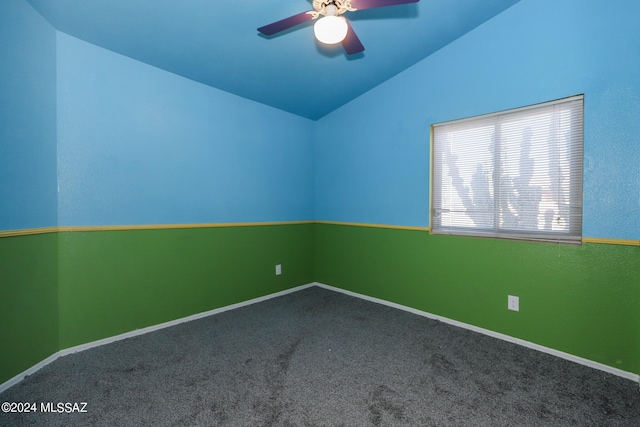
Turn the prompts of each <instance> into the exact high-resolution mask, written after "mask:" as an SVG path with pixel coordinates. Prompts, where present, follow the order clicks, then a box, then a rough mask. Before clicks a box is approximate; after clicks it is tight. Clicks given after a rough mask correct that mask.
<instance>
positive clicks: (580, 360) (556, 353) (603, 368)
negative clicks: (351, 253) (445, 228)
mask: <svg viewBox="0 0 640 427" xmlns="http://www.w3.org/2000/svg"><path fill="white" fill-rule="evenodd" d="M314 284H315V285H316V286H318V287H321V288H325V289H328V290H331V291H335V292H341V293H343V294H346V295H349V296H352V297H356V298H361V299H364V300H367V301H371V302H375V303H378V304H383V305H386V306H389V307H393V308H397V309H400V310H404V311H408V312H409V313H413V314H417V315H419V316H423V317H427V318H429V319H434V320H439V321H441V322H444V323H448V324H450V325H453V326H457V327H459V328H464V329H469V330H471V331H474V332H479V333H481V334H484V335H488V336H490V337H493V338H498V339H501V340H503V341H508V342H511V343H514V344H518V345H521V346H523V347H527V348H531V349H533V350H538V351H541V352H543V353H547V354H551V355H553V356H557V357H561V358H563V359H566V360H569V361H571V362H575V363H579V364H580V365H585V366H588V367H590V368H594V369H598V370H600V371H605V372H608V373H610V374H614V375H617V376H619V377H622V378H626V379H629V380H631V381H635V382H639V383H640V375H637V374H634V373H632V372H627V371H623V370H622V369H618V368H614V367H612V366H609V365H605V364H603V363H599V362H594V361H593V360H589V359H585V358H583V357H579V356H575V355H573V354H569V353H565V352H563V351H559V350H555V349H553V348H549V347H545V346H542V345H539V344H536V343H532V342H530V341H525V340H522V339H520V338H515V337H512V336H509V335H505V334H501V333H499V332H494V331H491V330H489V329H484V328H480V327H478V326H474V325H470V324H468V323H463V322H459V321H457V320H453V319H449V318H447V317H443V316H438V315H436V314H431V313H427V312H426V311H421V310H417V309H415V308H411V307H407V306H405V305H401V304H396V303H394V302H389V301H386V300H383V299H379V298H374V297H370V296H368V295H363V294H359V293H356V292H351V291H347V290H345V289H340V288H336V287H333V286H329V285H325V284H323V283H318V282H316V283H314Z"/></svg>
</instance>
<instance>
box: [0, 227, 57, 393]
mask: <svg viewBox="0 0 640 427" xmlns="http://www.w3.org/2000/svg"><path fill="white" fill-rule="evenodd" d="M57 279H58V235H57V234H56V233H48V234H38V235H32V236H20V237H6V238H0V325H1V327H2V332H1V333H0V384H1V383H3V382H4V381H6V380H9V379H10V378H12V377H13V376H15V375H17V374H19V373H20V372H23V371H25V370H27V369H29V368H30V367H32V366H34V365H36V364H38V363H39V362H41V361H43V360H44V359H46V358H47V357H49V356H51V355H52V354H54V353H55V352H57V351H58V349H59V347H58V280H57Z"/></svg>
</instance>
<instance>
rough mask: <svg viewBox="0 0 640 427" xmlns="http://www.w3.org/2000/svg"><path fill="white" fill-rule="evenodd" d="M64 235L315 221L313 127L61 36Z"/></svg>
mask: <svg viewBox="0 0 640 427" xmlns="http://www.w3.org/2000/svg"><path fill="white" fill-rule="evenodd" d="M57 76H58V94H59V95H58V136H59V137H58V144H59V154H58V156H59V163H58V167H59V175H60V202H59V203H60V208H59V216H60V225H63V226H65V225H69V226H80V225H126V224H183V223H187V224H191V223H225V222H253V221H291V220H310V219H312V217H313V196H314V193H313V159H312V155H313V151H312V138H311V135H312V131H313V125H314V123H313V122H312V121H310V120H307V119H303V118H300V117H298V116H294V115H292V114H289V113H285V112H282V111H280V110H277V109H274V108H271V107H266V106H264V105H261V104H258V103H255V102H252V101H249V100H246V99H244V98H240V97H237V96H234V95H231V94H228V93H226V92H223V91H220V90H217V89H213V88H211V87H208V86H205V85H202V84H199V83H196V82H193V81H191V80H188V79H185V78H183V77H179V76H176V75H174V74H171V73H168V72H165V71H162V70H160V69H157V68H155V67H152V66H149V65H146V64H143V63H141V62H137V61H134V60H132V59H129V58H127V57H124V56H122V55H118V54H115V53H113V52H110V51H107V50H105V49H102V48H99V47H97V46H95V45H92V44H89V43H86V42H83V41H80V40H78V39H75V38H73V37H70V36H67V35H65V34H63V33H59V34H58V75H57Z"/></svg>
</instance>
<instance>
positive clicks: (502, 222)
mask: <svg viewBox="0 0 640 427" xmlns="http://www.w3.org/2000/svg"><path fill="white" fill-rule="evenodd" d="M583 103H584V100H583V96H582V95H580V96H575V97H571V98H566V99H561V100H557V101H552V102H547V103H544V104H538V105H533V106H529V107H524V108H519V109H516V110H510V111H504V112H500V113H495V114H487V115H484V116H479V117H472V118H468V119H462V120H455V121H451V122H446V123H438V124H435V125H433V146H432V149H433V179H432V186H433V187H432V211H431V228H432V232H433V233H436V234H455V235H466V236H480V237H499V238H508V239H523V240H539V241H548V242H565V243H580V242H581V238H582V164H583Z"/></svg>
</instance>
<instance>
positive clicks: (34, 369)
mask: <svg viewBox="0 0 640 427" xmlns="http://www.w3.org/2000/svg"><path fill="white" fill-rule="evenodd" d="M312 286H315V283H308V284H306V285H301V286H296V287H295V288H291V289H285V290H284V291H280V292H276V293H273V294H269V295H265V296H261V297H258V298H254V299H250V300H248V301H242V302H239V303H237V304H231V305H227V306H224V307H220V308H216V309H213V310H209V311H205V312H202V313H196V314H193V315H191V316H187V317H182V318H180V319H175V320H171V321H169V322H164V323H160V324H157V325H153V326H149V327H146V328H142V329H136V330H134V331H130V332H125V333H124V334H120V335H115V336H113V337H108V338H104V339H101V340H97V341H92V342H89V343H86V344H80V345H77V346H74V347H69V348H65V349H63V350H60V351H58V352H56V353H54V354H52V355H51V356H49V357H47V358H46V359H44V360H43V361H41V362H39V363H38V364H36V365H34V366H32V367H30V368H29V369H27V370H26V371H24V372H21V373H19V374H18V375H16V376H15V377H13V378H11V379H10V380H8V381H5V382H4V383H2V384H0V393H2V392H3V391H5V390H7V389H8V388H10V387H12V386H14V385H15V384H17V383H19V382H20V381H22V380H23V379H24V378H25V377H26V376H28V375H32V374H34V373H35V372H37V371H38V370H40V369H42V368H43V367H45V366H46V365H48V364H49V363H51V362H53V361H55V360H56V359H58V358H59V357H62V356H66V355H68V354H72V353H77V352H79V351H84V350H88V349H90V348H94V347H99V346H101V345H105V344H111V343H112V342H116V341H120V340H124V339H126V338H131V337H135V336H138V335H143V334H147V333H149V332H153V331H157V330H160V329H164V328H168V327H170V326H175V325H178V324H180V323H184V322H189V321H191V320H196V319H201V318H203V317H207V316H213V315H214V314H218V313H222V312H225V311H229V310H235V309H236V308H240V307H246V306H248V305H251V304H256V303H259V302H262V301H266V300H269V299H272V298H276V297H279V296H282V295H286V294H290V293H292V292H297V291H300V290H302V289H306V288H309V287H312Z"/></svg>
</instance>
